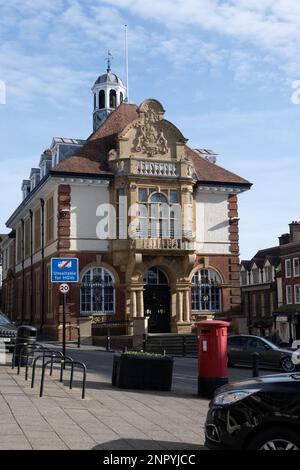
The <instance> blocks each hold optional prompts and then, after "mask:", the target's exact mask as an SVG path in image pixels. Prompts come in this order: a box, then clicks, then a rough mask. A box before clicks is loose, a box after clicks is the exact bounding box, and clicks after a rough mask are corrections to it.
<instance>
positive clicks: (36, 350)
mask: <svg viewBox="0 0 300 470" xmlns="http://www.w3.org/2000/svg"><path fill="white" fill-rule="evenodd" d="M17 346H18V348H19V349H18V369H17V374H18V375H20V373H21V368H22V367H25V380H26V381H27V380H28V369H29V358H30V357H31V358H32V359H33V360H32V364H31V367H32V372H31V388H34V385H35V376H36V367H37V363H38V361H39V360H42V364H41V367H42V374H41V382H40V397H42V396H43V391H44V382H45V372H46V368H47V367H48V366H49V365H50V370H49V376H52V374H53V366H54V364H58V363H59V364H60V376H59V382H63V374H64V369H65V367H66V365H70V366H71V373H70V381H69V388H70V389H72V388H73V381H74V368H75V367H80V368H82V370H83V375H82V392H81V397H82V399H84V398H85V390H86V376H87V368H86V365H85V364H84V363H83V362H80V361H74V360H73V359H72V358H71V357H70V356H64V355H63V354H62V352H60V351H57V350H55V349H50V348H48V347H45V346H43V345H41V344H38V343H35V344H28V343H26V342H24V343H19V344H17V345H16V346H15V348H14V352H13V358H12V369H14V368H15V366H16V347H17ZM20 346H21V348H20ZM35 354H38V356H36V357H35ZM22 359H25V363H24V365H23V361H22Z"/></svg>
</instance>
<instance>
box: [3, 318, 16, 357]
mask: <svg viewBox="0 0 300 470" xmlns="http://www.w3.org/2000/svg"><path fill="white" fill-rule="evenodd" d="M16 336H17V328H16V326H15V325H14V324H13V323H12V322H11V321H10V320H9V319H8V318H7V316H6V315H4V314H3V313H1V312H0V342H2V343H4V344H5V346H6V349H8V350H9V351H11V350H13V348H14V346H15V341H16Z"/></svg>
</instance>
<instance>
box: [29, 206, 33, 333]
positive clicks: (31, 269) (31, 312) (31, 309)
mask: <svg viewBox="0 0 300 470" xmlns="http://www.w3.org/2000/svg"><path fill="white" fill-rule="evenodd" d="M29 215H30V324H31V325H32V322H33V212H32V210H31V209H30V210H29Z"/></svg>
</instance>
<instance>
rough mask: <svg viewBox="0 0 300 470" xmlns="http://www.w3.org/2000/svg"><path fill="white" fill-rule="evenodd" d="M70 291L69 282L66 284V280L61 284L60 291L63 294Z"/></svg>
mask: <svg viewBox="0 0 300 470" xmlns="http://www.w3.org/2000/svg"><path fill="white" fill-rule="evenodd" d="M69 291H70V286H69V284H66V283H65V282H64V283H63V284H60V286H59V292H61V293H62V294H67V293H68V292H69Z"/></svg>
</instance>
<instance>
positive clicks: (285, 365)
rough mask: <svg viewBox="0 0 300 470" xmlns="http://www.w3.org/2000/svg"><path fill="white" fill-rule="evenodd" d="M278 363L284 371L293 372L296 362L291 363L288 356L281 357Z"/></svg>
mask: <svg viewBox="0 0 300 470" xmlns="http://www.w3.org/2000/svg"><path fill="white" fill-rule="evenodd" d="M280 365H281V368H282V370H283V371H284V372H295V370H296V364H294V363H293V361H292V358H291V357H290V356H287V357H284V358H283V359H281V362H280Z"/></svg>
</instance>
